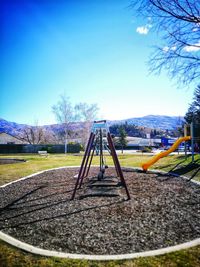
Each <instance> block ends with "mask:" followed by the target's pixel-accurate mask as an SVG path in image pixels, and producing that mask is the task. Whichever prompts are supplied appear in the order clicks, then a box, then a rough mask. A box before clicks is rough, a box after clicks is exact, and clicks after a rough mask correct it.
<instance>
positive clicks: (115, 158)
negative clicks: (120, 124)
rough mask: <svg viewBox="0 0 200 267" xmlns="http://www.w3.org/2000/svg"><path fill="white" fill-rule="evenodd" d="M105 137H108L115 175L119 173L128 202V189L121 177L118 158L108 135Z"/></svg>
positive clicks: (122, 176)
mask: <svg viewBox="0 0 200 267" xmlns="http://www.w3.org/2000/svg"><path fill="white" fill-rule="evenodd" d="M107 137H108V143H109V145H110V149H111V151H112V157H113V161H114V162H115V168H116V170H117V173H119V177H120V179H121V182H122V185H123V186H124V188H125V191H126V194H127V197H128V200H129V199H130V198H131V197H130V194H129V191H128V187H127V185H126V182H125V179H124V175H123V172H122V169H121V166H120V163H119V160H118V157H117V154H116V151H115V148H114V145H113V142H112V138H111V135H110V133H108V135H107Z"/></svg>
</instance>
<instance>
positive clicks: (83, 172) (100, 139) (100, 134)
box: [71, 120, 130, 200]
mask: <svg viewBox="0 0 200 267" xmlns="http://www.w3.org/2000/svg"><path fill="white" fill-rule="evenodd" d="M95 152H96V155H98V156H99V173H98V174H97V181H98V182H101V181H103V180H104V179H105V172H106V169H107V168H108V165H106V159H105V152H109V154H110V155H111V156H112V159H113V162H114V166H115V170H116V173H117V177H118V178H119V179H120V181H119V183H118V185H119V186H122V187H124V189H125V192H126V195H127V200H129V199H130V194H129V191H128V187H127V185H126V182H125V179H124V175H123V172H122V169H121V166H120V163H119V159H118V157H117V153H116V150H115V147H114V144H113V140H112V136H111V134H110V131H109V127H108V125H107V123H106V120H100V121H94V122H93V126H92V129H91V133H90V137H89V140H88V143H87V146H86V150H85V153H84V156H83V159H82V163H81V166H80V170H79V173H78V177H77V181H76V183H75V187H74V190H73V194H72V197H71V200H73V199H74V198H75V195H76V192H77V190H78V189H80V188H81V186H82V184H83V180H84V179H85V178H86V177H88V174H89V171H90V167H91V163H92V159H93V156H94V153H95Z"/></svg>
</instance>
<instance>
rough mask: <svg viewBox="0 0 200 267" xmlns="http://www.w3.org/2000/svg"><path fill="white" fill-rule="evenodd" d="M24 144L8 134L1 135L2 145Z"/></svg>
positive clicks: (0, 142) (0, 141)
mask: <svg viewBox="0 0 200 267" xmlns="http://www.w3.org/2000/svg"><path fill="white" fill-rule="evenodd" d="M23 143H24V142H23V141H21V140H20V139H18V138H17V137H15V136H13V135H11V134H8V133H4V132H2V133H0V144H23Z"/></svg>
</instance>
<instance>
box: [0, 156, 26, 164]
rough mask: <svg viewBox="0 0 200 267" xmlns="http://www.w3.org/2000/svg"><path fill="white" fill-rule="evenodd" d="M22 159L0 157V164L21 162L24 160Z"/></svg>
mask: <svg viewBox="0 0 200 267" xmlns="http://www.w3.org/2000/svg"><path fill="white" fill-rule="evenodd" d="M25 161H26V160H24V159H9V158H4V159H3V158H1V159H0V165H2V164H12V163H22V162H25Z"/></svg>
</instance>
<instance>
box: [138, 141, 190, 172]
mask: <svg viewBox="0 0 200 267" xmlns="http://www.w3.org/2000/svg"><path fill="white" fill-rule="evenodd" d="M190 139H191V136H185V137H181V138H179V139H177V140H176V142H175V143H174V144H173V145H172V146H171V147H170V148H169V149H168V150H166V151H163V152H161V153H159V154H158V155H155V156H153V157H152V158H151V159H150V160H148V161H147V162H145V163H143V164H142V169H143V171H147V170H148V168H149V167H150V166H151V165H153V164H154V163H155V162H156V161H158V160H159V159H161V158H164V157H166V156H167V155H169V154H170V153H171V152H173V151H174V150H175V149H176V148H177V147H178V146H179V145H180V144H181V143H182V142H184V141H189V140H190Z"/></svg>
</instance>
